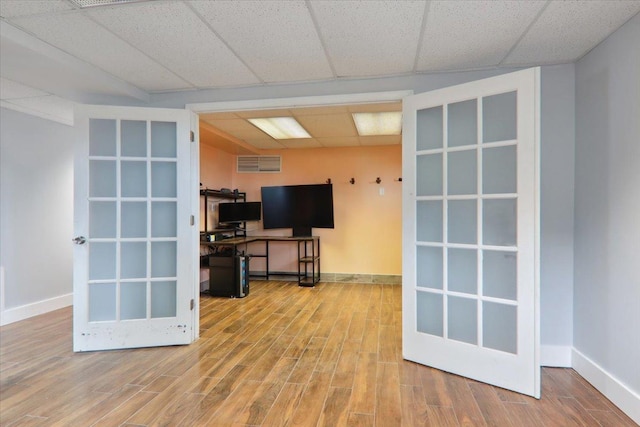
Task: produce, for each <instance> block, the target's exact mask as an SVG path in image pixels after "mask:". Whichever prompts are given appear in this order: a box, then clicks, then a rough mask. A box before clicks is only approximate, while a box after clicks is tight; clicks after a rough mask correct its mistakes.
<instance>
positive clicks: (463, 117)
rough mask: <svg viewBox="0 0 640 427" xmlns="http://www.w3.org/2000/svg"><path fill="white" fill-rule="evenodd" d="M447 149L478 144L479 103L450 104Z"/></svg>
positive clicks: (473, 100) (473, 101) (472, 100)
mask: <svg viewBox="0 0 640 427" xmlns="http://www.w3.org/2000/svg"><path fill="white" fill-rule="evenodd" d="M447 112H448V118H447V123H448V125H447V132H448V135H449V139H448V141H447V147H460V146H463V145H475V144H477V143H478V101H477V100H476V99H470V100H468V101H462V102H456V103H454V104H449V105H448V107H447Z"/></svg>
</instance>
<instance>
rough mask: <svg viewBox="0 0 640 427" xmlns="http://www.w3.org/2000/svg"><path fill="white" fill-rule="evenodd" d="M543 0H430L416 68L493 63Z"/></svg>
mask: <svg viewBox="0 0 640 427" xmlns="http://www.w3.org/2000/svg"><path fill="white" fill-rule="evenodd" d="M545 3H546V1H526V2H525V1H487V0H485V1H432V2H431V3H430V6H429V11H428V14H427V26H426V28H425V32H424V36H423V41H422V48H421V49H420V53H419V57H418V61H417V64H416V65H417V67H416V68H417V71H435V70H463V69H473V68H485V67H489V66H496V65H498V64H499V63H500V61H501V60H502V59H503V58H504V57H505V55H507V53H508V52H509V50H510V49H511V48H512V47H513V45H514V44H515V42H516V41H517V40H518V39H519V38H520V36H521V35H522V33H523V32H524V31H525V29H526V28H527V26H528V25H529V24H530V23H531V21H532V20H533V19H534V18H535V17H536V15H537V14H538V13H539V12H540V10H541V9H542V7H544V5H545Z"/></svg>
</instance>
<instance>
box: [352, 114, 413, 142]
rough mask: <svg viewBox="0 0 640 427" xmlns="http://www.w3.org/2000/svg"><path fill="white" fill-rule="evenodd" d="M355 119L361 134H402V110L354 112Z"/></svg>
mask: <svg viewBox="0 0 640 427" xmlns="http://www.w3.org/2000/svg"><path fill="white" fill-rule="evenodd" d="M352 116H353V121H354V122H355V124H356V128H357V129H358V135H360V136H372V135H400V131H401V130H402V112H400V111H390V112H385V113H353V114H352Z"/></svg>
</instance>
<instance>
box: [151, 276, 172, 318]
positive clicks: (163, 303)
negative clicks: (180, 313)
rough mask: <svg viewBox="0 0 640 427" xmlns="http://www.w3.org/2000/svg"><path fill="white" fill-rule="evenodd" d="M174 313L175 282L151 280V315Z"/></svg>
mask: <svg viewBox="0 0 640 427" xmlns="http://www.w3.org/2000/svg"><path fill="white" fill-rule="evenodd" d="M175 315H176V282H175V281H162V282H151V317H152V318H155V317H174V316H175Z"/></svg>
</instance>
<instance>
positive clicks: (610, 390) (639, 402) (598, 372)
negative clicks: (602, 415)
mask: <svg viewBox="0 0 640 427" xmlns="http://www.w3.org/2000/svg"><path fill="white" fill-rule="evenodd" d="M572 364H573V369H575V371H576V372H577V373H579V374H580V376H582V377H583V378H584V379H585V380H587V381H589V382H590V383H591V385H593V386H594V387H595V388H597V389H598V391H600V393H602V394H604V395H605V396H606V397H607V399H609V400H610V401H611V402H613V404H614V405H616V406H617V407H618V408H620V409H621V410H622V411H623V412H624V413H625V414H627V415H628V416H629V417H630V418H631V419H632V420H634V421H635V422H636V423H638V424H640V394H638V393H636V392H635V391H633V390H631V389H630V388H629V387H628V386H626V385H625V384H623V383H622V382H621V381H620V380H618V379H617V378H616V377H614V376H613V375H611V374H610V373H609V372H607V371H605V370H604V369H603V368H602V367H601V366H599V365H598V364H597V363H595V362H594V361H593V360H591V359H589V358H588V357H587V356H585V355H584V354H582V353H580V352H579V351H578V350H576V349H575V348H574V349H573V352H572Z"/></svg>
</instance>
